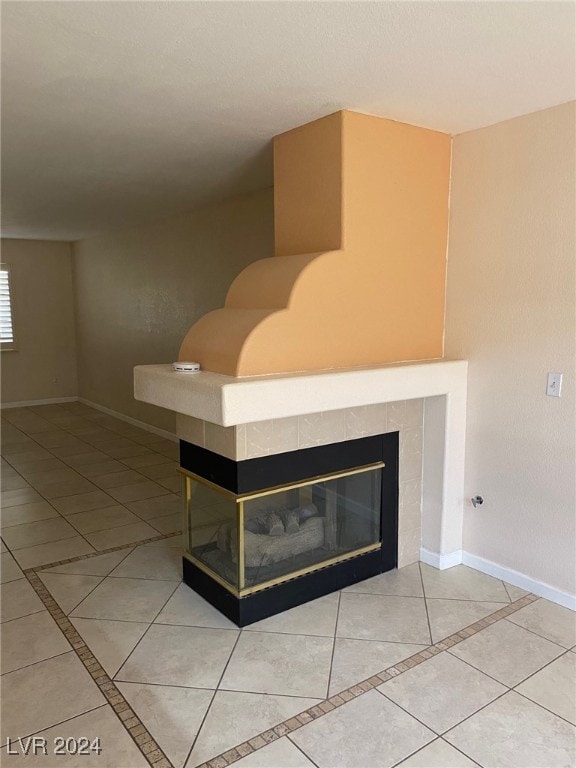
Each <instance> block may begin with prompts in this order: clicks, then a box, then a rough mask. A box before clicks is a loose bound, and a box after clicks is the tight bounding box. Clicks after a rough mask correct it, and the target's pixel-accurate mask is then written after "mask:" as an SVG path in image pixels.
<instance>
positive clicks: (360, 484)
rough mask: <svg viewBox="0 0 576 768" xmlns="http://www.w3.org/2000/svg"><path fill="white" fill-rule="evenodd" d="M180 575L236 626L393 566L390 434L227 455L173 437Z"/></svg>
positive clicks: (394, 487)
mask: <svg viewBox="0 0 576 768" xmlns="http://www.w3.org/2000/svg"><path fill="white" fill-rule="evenodd" d="M180 465H181V471H182V473H183V474H184V477H185V488H186V507H185V542H186V550H185V554H184V580H185V582H186V583H187V584H188V585H189V586H190V587H192V588H193V589H194V590H196V591H197V592H198V593H199V594H201V595H202V596H203V597H204V598H206V599H207V600H208V601H209V602H210V603H212V605H214V606H215V607H216V608H218V609H219V610H220V611H222V612H223V613H224V614H225V615H226V616H228V618H230V619H231V620H232V621H234V622H235V623H236V624H237V625H238V626H245V625H246V624H250V623H252V622H254V621H258V620H260V619H263V618H266V617H268V616H272V615H274V614H276V613H279V612H281V611H284V610H286V609H288V608H292V607H294V606H296V605H300V604H301V603H304V602H307V601H309V600H312V599H315V598H317V597H321V596H322V595H325V594H328V593H329V592H333V591H335V590H337V589H342V588H343V587H346V586H349V585H350V584H354V583H355V582H358V581H361V580H363V579H366V578H369V577H370V576H375V575H377V574H379V573H383V572H384V571H387V570H390V569H391V568H394V567H396V564H397V548H398V547H397V545H398V537H397V524H398V433H397V432H392V433H388V434H382V435H376V436H371V437H365V438H360V439H357V440H348V441H345V442H339V443H333V444H329V445H324V446H318V447H313V448H306V449H302V450H298V451H291V452H286V453H281V454H276V455H273V456H264V457H260V458H256V459H248V460H245V461H234V460H232V459H228V458H226V457H224V456H221V455H219V454H216V453H213V452H211V451H209V450H207V449H205V448H202V447H200V446H196V445H193V444H191V443H187V442H186V441H181V443H180Z"/></svg>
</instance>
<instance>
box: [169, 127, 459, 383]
mask: <svg viewBox="0 0 576 768" xmlns="http://www.w3.org/2000/svg"><path fill="white" fill-rule="evenodd" d="M450 145H451V140H450V137H449V136H447V135H445V134H441V133H437V132H435V131H429V130H426V129H423V128H416V127H414V126H409V125H405V124H402V123H397V122H393V121H391V120H385V119H382V118H376V117H370V116H367V115H360V114H355V113H352V112H340V113H337V114H335V115H330V116H328V117H326V118H323V119H321V120H317V121H315V122H314V123H311V124H309V125H306V126H302V127H300V128H297V129H295V130H294V131H289V132H288V133H286V134H283V135H282V136H280V137H277V139H276V140H275V217H276V254H277V256H276V257H275V258H273V259H267V260H266V261H265V262H258V263H256V264H253V265H251V267H249V268H248V270H246V271H245V272H243V273H242V274H240V275H239V276H238V278H237V279H236V280H235V282H234V284H233V285H232V287H231V289H230V292H229V294H228V298H227V300H226V305H225V308H224V309H221V310H216V311H215V312H212V313H210V314H209V315H208V316H206V317H204V318H202V320H201V321H200V322H199V323H197V324H196V325H195V326H193V327H192V328H191V329H190V331H189V332H188V334H187V336H186V338H185V339H184V342H183V344H182V347H181V349H180V359H195V360H199V361H200V362H201V363H202V366H203V367H204V368H206V369H207V370H211V371H216V372H219V373H225V374H229V375H233V376H249V375H255V374H266V373H281V372H289V371H307V370H322V369H334V368H343V367H350V366H367V365H378V364H382V363H388V362H398V361H403V360H424V359H430V358H438V357H441V356H442V352H443V348H442V347H443V323H444V291H445V274H446V236H447V226H448V188H449V175H450ZM302 249H309V250H310V251H314V253H304V254H302V253H299V251H302ZM326 249H332V250H328V251H327V252H324V253H316V251H319V250H326ZM278 256H281V257H282V258H281V259H278ZM278 262H280V263H278Z"/></svg>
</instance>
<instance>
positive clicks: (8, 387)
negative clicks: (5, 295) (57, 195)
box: [1, 240, 77, 403]
mask: <svg viewBox="0 0 576 768" xmlns="http://www.w3.org/2000/svg"><path fill="white" fill-rule="evenodd" d="M2 263H6V264H9V265H10V279H11V294H12V302H13V313H14V334H15V340H16V344H15V347H16V349H15V350H11V351H3V352H2V353H1V356H2V402H3V403H10V402H20V401H24V400H46V399H51V398H61V397H74V396H75V395H76V394H77V380H76V351H75V350H76V344H75V339H74V302H73V294H72V263H71V255H70V246H69V244H68V243H57V242H45V241H42V240H2Z"/></svg>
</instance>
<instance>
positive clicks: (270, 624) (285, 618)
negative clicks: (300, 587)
mask: <svg viewBox="0 0 576 768" xmlns="http://www.w3.org/2000/svg"><path fill="white" fill-rule="evenodd" d="M339 597H340V596H339V594H338V593H337V592H335V593H333V594H331V595H326V596H325V597H321V598H319V599H318V600H311V601H310V602H309V603H304V604H303V605H299V606H297V607H296V608H291V609H290V610H288V611H283V612H282V613H278V614H276V616H271V617H270V618H268V619H263V620H262V621H256V622H254V624H250V625H249V626H248V627H246V630H247V631H250V632H281V633H287V634H290V635H320V636H323V637H334V633H335V631H336V619H337V618H338V603H339Z"/></svg>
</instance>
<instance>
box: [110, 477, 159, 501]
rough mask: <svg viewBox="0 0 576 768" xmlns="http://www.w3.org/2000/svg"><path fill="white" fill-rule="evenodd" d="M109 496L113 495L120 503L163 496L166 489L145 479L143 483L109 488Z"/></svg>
mask: <svg viewBox="0 0 576 768" xmlns="http://www.w3.org/2000/svg"><path fill="white" fill-rule="evenodd" d="M109 493H110V496H113V497H114V498H115V499H116V500H117V501H119V502H120V503H121V504H126V503H127V502H129V501H139V500H140V499H151V498H153V497H155V496H165V495H166V494H167V493H168V491H167V490H166V488H162V486H161V485H158V484H157V483H154V482H152V480H146V481H145V482H143V483H130V484H129V485H120V486H118V487H117V488H110V489H109Z"/></svg>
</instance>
